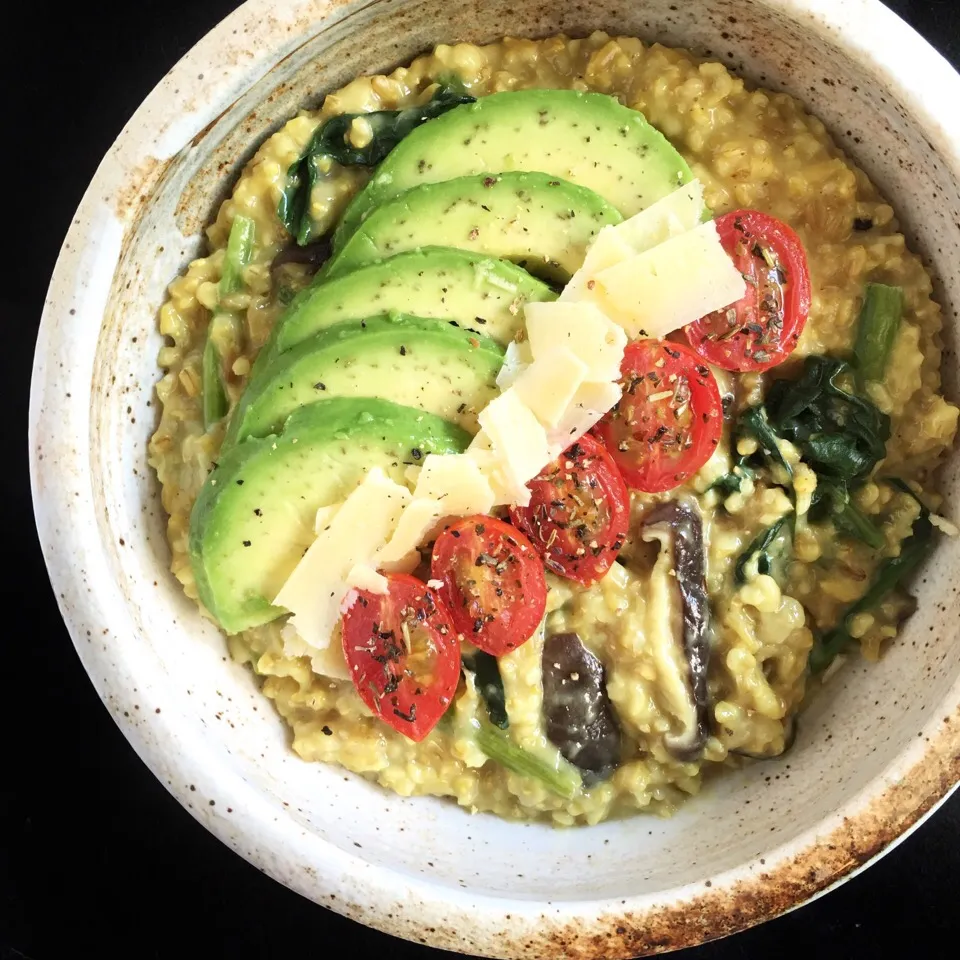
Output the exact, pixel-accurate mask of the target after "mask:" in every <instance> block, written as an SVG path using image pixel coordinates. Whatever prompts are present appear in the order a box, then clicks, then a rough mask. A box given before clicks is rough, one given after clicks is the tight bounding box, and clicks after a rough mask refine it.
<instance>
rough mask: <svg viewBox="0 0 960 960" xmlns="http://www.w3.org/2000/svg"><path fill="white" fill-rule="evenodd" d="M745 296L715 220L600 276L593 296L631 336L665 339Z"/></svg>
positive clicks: (638, 255) (738, 272)
mask: <svg viewBox="0 0 960 960" xmlns="http://www.w3.org/2000/svg"><path fill="white" fill-rule="evenodd" d="M745 292H746V285H745V283H744V280H743V277H742V275H741V274H740V271H739V270H737V268H736V267H735V266H734V265H733V261H732V260H731V259H730V256H729V255H728V254H727V252H726V250H724V249H723V245H722V244H721V242H720V236H719V234H718V233H717V228H716V225H715V224H714V223H713V221H709V222H708V223H704V224H701V225H700V226H699V227H696V228H695V229H693V230H689V231H687V232H686V233H683V234H681V235H680V236H678V237H673V238H671V239H670V240H667V241H666V242H665V243H661V244H659V245H658V246H656V247H653V248H651V249H650V250H647V251H645V252H644V253H640V254H637V255H636V256H634V257H631V258H630V259H628V260H624V261H622V262H621V263H618V264H616V265H615V266H613V267H607V268H606V269H605V270H601V271H600V272H599V273H597V275H596V278H595V286H594V288H593V289H592V290H591V291H590V297H591V299H592V300H593V302H594V303H596V304H597V305H598V306H599V307H600V308H601V309H602V310H603V312H604V313H606V314H607V316H608V317H610V319H611V320H613V321H614V322H615V323H617V324H619V325H620V326H622V327H623V329H624V330H626V331H627V333H628V334H629V335H630V336H631V337H637V336H649V337H664V336H666V335H667V334H668V333H670V332H671V331H673V330H676V329H678V328H680V327H682V326H685V325H686V324H688V323H692V322H693V321H694V320H699V319H700V317H702V316H705V315H706V314H708V313H712V312H713V311H714V310H720V309H722V308H723V307H727V306H729V305H730V304H732V303H736V301H737V300H739V299H741V298H742V297H743V295H744V293H745Z"/></svg>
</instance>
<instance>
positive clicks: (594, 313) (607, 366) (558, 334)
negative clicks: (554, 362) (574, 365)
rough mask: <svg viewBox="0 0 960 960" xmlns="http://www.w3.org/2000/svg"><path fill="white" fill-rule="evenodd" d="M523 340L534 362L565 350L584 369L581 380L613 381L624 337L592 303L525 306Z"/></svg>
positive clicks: (615, 376)
mask: <svg viewBox="0 0 960 960" xmlns="http://www.w3.org/2000/svg"><path fill="white" fill-rule="evenodd" d="M526 320H527V339H528V341H529V343H530V350H531V352H532V354H533V359H534V361H536V360H539V359H540V358H541V357H544V356H546V354H547V353H549V352H550V351H551V350H553V349H555V348H556V347H558V346H564V347H567V349H568V350H570V351H571V353H573V354H574V355H575V356H576V357H577V358H578V359H579V360H580V361H581V362H583V363H584V364H585V365H586V367H587V375H586V376H585V377H584V378H583V379H584V380H590V381H604V380H616V379H618V378H619V376H620V363H621V361H622V360H623V351H624V350H625V349H626V346H627V335H626V334H625V333H624V332H623V330H622V329H621V328H620V327H619V326H618V325H617V324H615V323H613V322H611V320H610V319H609V318H608V317H607V316H606V315H605V314H604V313H603V312H602V311H601V310H600V309H599V308H598V307H597V305H596V304H594V303H559V302H554V303H529V304H527V309H526Z"/></svg>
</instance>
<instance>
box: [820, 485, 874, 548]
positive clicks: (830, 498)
mask: <svg viewBox="0 0 960 960" xmlns="http://www.w3.org/2000/svg"><path fill="white" fill-rule="evenodd" d="M807 516H808V517H809V518H810V519H811V520H812V521H814V522H817V521H820V520H832V521H833V525H834V526H835V527H836V528H837V530H839V531H840V532H841V533H843V534H845V535H846V536H848V537H852V538H853V539H854V540H862V541H863V542H864V543H866V544H867V545H868V546H871V547H873V549H874V550H879V549H880V548H881V547H882V546H883V544H884V539H883V534H882V533H881V531H880V530H879V529H878V527H877V525H876V524H875V523H874V522H873V521H872V520H871V519H870V518H869V517H867V516H865V515H864V514H862V513H861V512H860V511H859V510H858V509H857V508H856V507H855V506H854V505H853V503H852V502H851V499H850V491H849V490H848V489H847V485H846V484H845V483H842V482H840V481H836V480H833V479H831V478H830V477H825V476H821V477H818V479H817V489H816V491H815V492H814V494H813V497H812V498H811V501H810V510H809V512H808V513H807Z"/></svg>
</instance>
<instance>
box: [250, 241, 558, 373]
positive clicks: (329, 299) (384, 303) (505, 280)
mask: <svg viewBox="0 0 960 960" xmlns="http://www.w3.org/2000/svg"><path fill="white" fill-rule="evenodd" d="M556 296H557V295H556V294H555V293H554V292H553V291H552V290H551V289H550V288H549V287H548V286H547V285H546V284H545V283H543V282H541V281H540V280H537V279H536V278H535V277H532V276H531V275H530V274H529V273H527V272H526V271H525V270H521V269H520V268H519V267H518V266H515V265H514V264H512V263H510V262H509V261H507V260H497V259H496V258H495V257H486V256H483V255H482V254H478V253H470V252H469V251H467V250H454V249H453V248H451V247H429V248H426V249H423V250H414V251H410V252H409V253H399V254H397V256H395V257H390V258H389V259H388V260H383V261H381V262H380V263H372V264H370V265H369V266H366V267H360V268H359V269H358V270H353V271H351V272H350V273H348V274H346V275H345V276H342V277H338V278H337V279H336V280H331V281H330V282H329V283H322V282H318V283H315V284H312V285H311V286H309V287H307V288H306V289H305V290H302V291H301V292H300V293H299V294H297V296H296V298H295V299H294V301H293V303H291V304H290V306H289V307H288V308H287V309H286V311H285V312H284V313H283V315H282V316H281V317H280V319H279V320H278V321H277V324H276V326H275V327H274V328H273V332H272V333H271V336H270V340H269V341H268V343H267V344H266V346H264V348H263V349H262V350H261V351H260V355H259V356H258V357H257V368H258V369H259V368H260V367H262V366H264V365H265V364H266V363H268V362H269V361H270V360H272V359H273V357H274V356H276V354H278V353H282V352H283V351H284V350H289V349H290V348H291V347H294V346H296V345H297V344H298V343H300V342H301V341H303V340H306V339H307V338H308V337H311V336H313V335H314V334H316V333H319V332H320V331H321V330H325V329H326V328H327V327H332V326H334V325H335V324H339V323H342V322H343V321H345V320H362V319H363V318H365V317H371V316H375V315H377V314H384V313H392V312H393V311H397V312H400V313H410V314H415V315H416V316H418V317H441V318H443V319H445V320H456V321H457V323H459V324H460V326H461V327H467V328H468V329H471V330H476V331H478V332H482V333H484V334H486V335H487V336H488V337H490V338H492V339H493V340H496V341H497V342H498V343H502V344H507V343H509V342H510V341H511V340H512V339H513V338H514V335H515V334H516V332H517V330H518V329H519V328H520V327H521V326H522V324H523V306H524V304H525V303H527V302H528V301H534V300H537V301H539V300H555V299H556Z"/></svg>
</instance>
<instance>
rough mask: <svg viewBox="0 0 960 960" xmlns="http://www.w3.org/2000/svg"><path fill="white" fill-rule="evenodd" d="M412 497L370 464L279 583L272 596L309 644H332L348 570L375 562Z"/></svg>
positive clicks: (314, 646) (314, 648)
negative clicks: (284, 578)
mask: <svg viewBox="0 0 960 960" xmlns="http://www.w3.org/2000/svg"><path fill="white" fill-rule="evenodd" d="M409 501H410V491H409V490H408V489H407V488H406V487H404V486H401V485H400V484H398V483H394V482H393V481H392V480H391V479H389V477H387V476H386V474H385V473H384V472H383V471H382V470H381V469H380V468H379V467H375V468H373V469H372V470H370V471H369V473H367V475H366V477H364V479H363V482H362V483H361V484H360V486H358V487H357V488H356V490H354V491H353V493H351V494H350V496H349V497H347V499H346V500H345V501H344V502H343V504H342V505H341V506H340V508H339V509H338V510H337V511H336V513H335V514H334V515H333V516H332V517H331V519H330V520H329V521H328V522H327V523H326V525H325V527H324V529H323V531H322V532H321V533H320V534H319V535H318V536H317V539H316V540H314V541H313V543H312V544H311V545H310V548H309V549H308V550H307V552H306V553H305V554H304V555H303V558H302V559H301V561H300V562H299V563H298V564H297V566H296V567H295V568H294V570H293V573H291V574H290V576H289V578H288V579H287V581H286V582H285V583H284V585H283V586H282V587H281V588H280V592H279V593H278V594H277V596H276V597H275V598H274V601H273V602H274V603H275V604H276V605H277V606H278V607H283V608H284V609H286V610H288V611H290V613H291V614H292V616H291V617H290V621H289V622H290V624H291V625H292V627H293V630H294V631H295V632H296V636H298V637H299V638H300V639H301V640H302V641H303V643H304V644H305V645H306V647H307V648H309V649H310V650H312V651H321V650H324V649H325V648H327V647H329V645H330V639H331V637H332V636H333V634H334V631H335V629H336V627H337V625H338V623H339V618H340V602H341V600H342V599H343V597H344V595H345V594H346V592H347V589H348V583H347V579H348V577H349V575H350V572H351V571H352V570H353V569H354V568H355V567H357V566H359V565H363V564H366V565H370V564H371V561H372V559H373V556H374V554H375V553H376V552H377V551H378V550H379V549H380V547H382V546H383V544H384V543H385V542H386V540H387V537H389V536H390V534H391V533H392V531H393V528H394V527H395V526H396V525H397V521H398V520H399V519H400V516H401V514H402V513H403V509H404V507H405V506H406V505H407V503H408V502H409ZM291 636H292V634H291ZM285 649H286V647H285ZM292 655H293V656H304V655H306V654H292Z"/></svg>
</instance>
